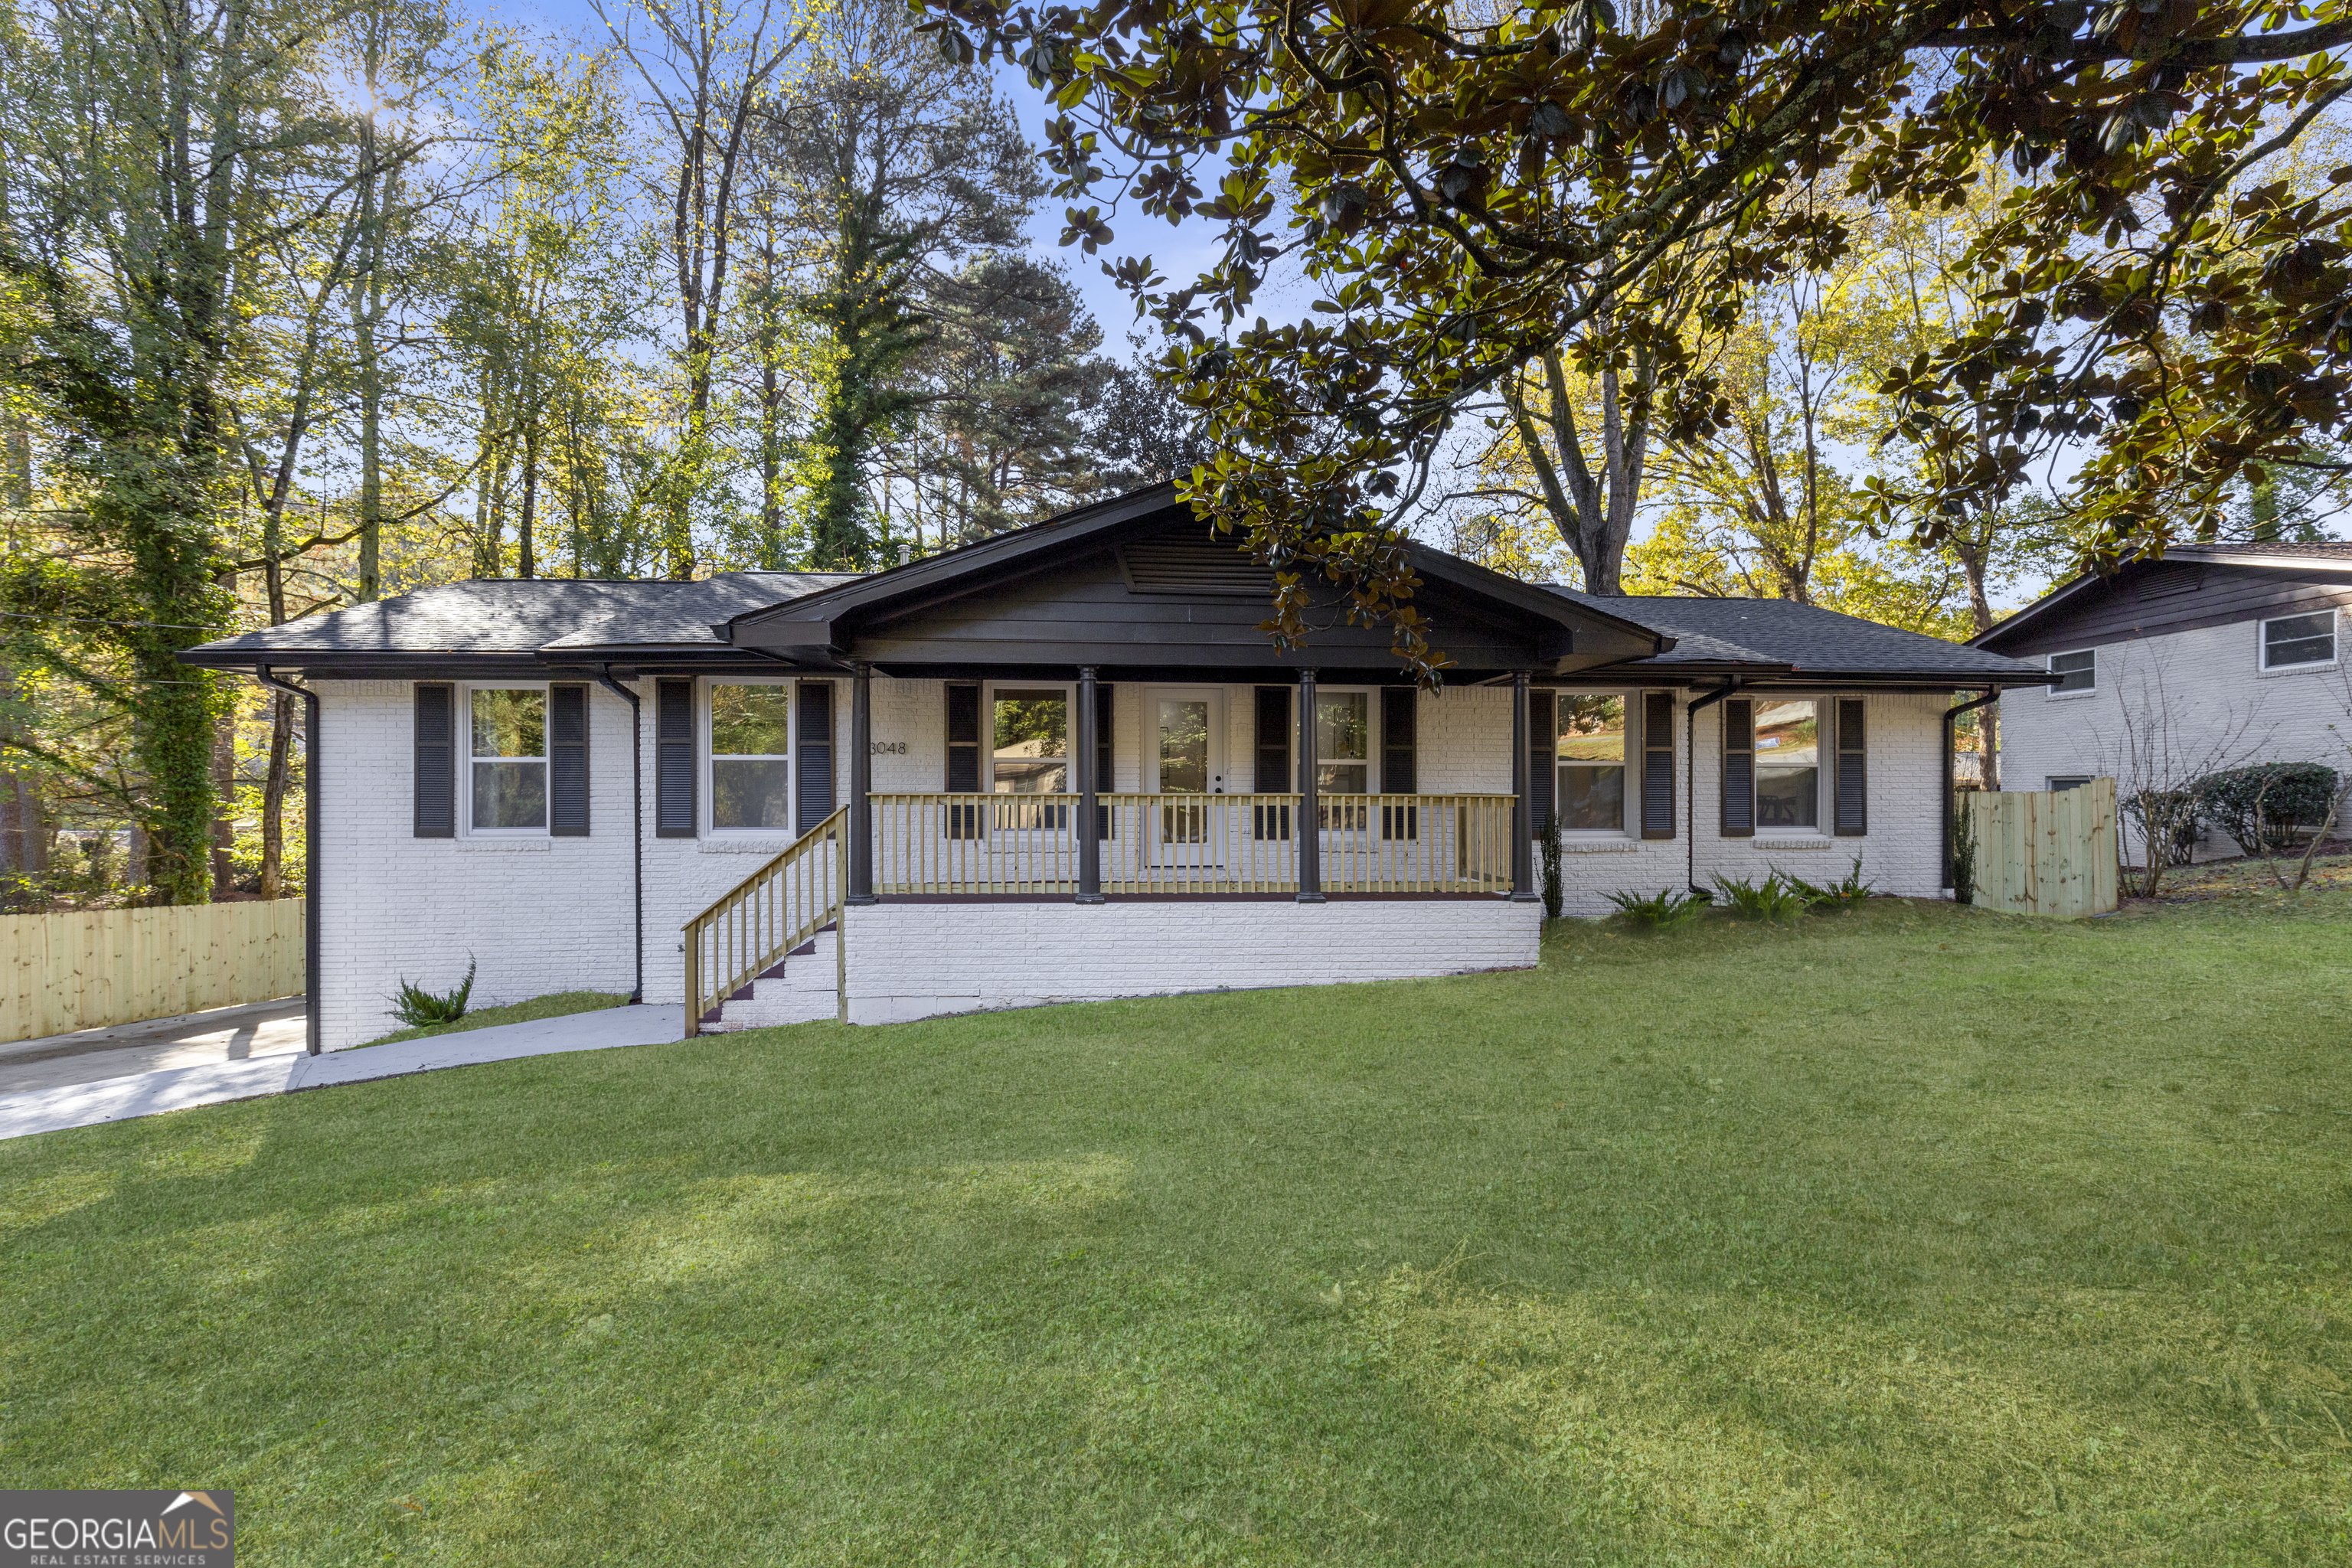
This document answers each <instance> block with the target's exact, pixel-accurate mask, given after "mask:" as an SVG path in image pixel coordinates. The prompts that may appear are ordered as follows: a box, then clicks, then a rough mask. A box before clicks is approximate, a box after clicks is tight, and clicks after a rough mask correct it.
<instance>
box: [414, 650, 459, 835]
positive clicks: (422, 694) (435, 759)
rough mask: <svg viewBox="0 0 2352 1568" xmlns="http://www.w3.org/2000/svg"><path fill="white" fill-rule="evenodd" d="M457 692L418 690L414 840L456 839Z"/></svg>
mask: <svg viewBox="0 0 2352 1568" xmlns="http://www.w3.org/2000/svg"><path fill="white" fill-rule="evenodd" d="M456 722H457V688H456V687H454V686H441V685H436V684H433V683H431V682H425V681H420V682H418V683H417V687H416V780H415V817H416V825H415V837H419V838H455V837H457V742H456V737H455V735H454V734H453V732H452V731H453V730H454V729H455V726H456Z"/></svg>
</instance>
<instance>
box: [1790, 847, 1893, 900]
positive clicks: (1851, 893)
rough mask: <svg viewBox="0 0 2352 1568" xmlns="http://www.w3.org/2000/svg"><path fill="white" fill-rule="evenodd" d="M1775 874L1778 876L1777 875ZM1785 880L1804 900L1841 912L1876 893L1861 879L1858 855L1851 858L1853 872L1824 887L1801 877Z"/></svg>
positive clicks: (1859, 857) (1860, 864)
mask: <svg viewBox="0 0 2352 1568" xmlns="http://www.w3.org/2000/svg"><path fill="white" fill-rule="evenodd" d="M1775 874H1776V875H1779V873H1775ZM1786 880H1787V882H1788V884H1789V886H1790V887H1792V888H1794V889H1797V891H1799V892H1801V893H1802V894H1804V895H1805V897H1806V898H1808V899H1811V900H1812V901H1813V902H1814V903H1817V904H1834V905H1836V906H1837V907H1838V908H1839V909H1842V910H1850V909H1853V907H1854V906H1855V905H1857V904H1860V903H1863V902H1864V901H1865V900H1868V899H1869V898H1870V897H1871V896H1872V895H1873V894H1874V893H1875V892H1876V891H1877V889H1874V888H1873V887H1872V886H1871V885H1870V884H1869V883H1868V882H1866V881H1864V879H1863V875H1862V857H1861V856H1859V855H1857V856H1855V857H1854V858H1853V870H1851V871H1848V872H1847V873H1846V874H1845V875H1844V876H1843V877H1842V878H1840V879H1838V880H1836V881H1834V882H1832V883H1830V884H1829V885H1828V886H1826V887H1822V886H1817V885H1816V884H1814V883H1811V882H1808V881H1806V880H1805V879H1802V878H1801V877H1789V878H1787V879H1786Z"/></svg>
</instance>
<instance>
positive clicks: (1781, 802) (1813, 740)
mask: <svg viewBox="0 0 2352 1568" xmlns="http://www.w3.org/2000/svg"><path fill="white" fill-rule="evenodd" d="M1821 825H1822V707H1821V704H1820V703H1818V702H1814V701H1811V700H1804V701H1798V702H1759V703H1757V704H1756V826H1757V829H1758V830H1759V832H1760V831H1762V830H1763V829H1765V828H1771V827H1816V828H1817V827H1819V826H1821Z"/></svg>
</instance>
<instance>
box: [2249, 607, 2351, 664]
mask: <svg viewBox="0 0 2352 1568" xmlns="http://www.w3.org/2000/svg"><path fill="white" fill-rule="evenodd" d="M2335 662H2336V612H2335V611H2333V610H2320V611H2316V612H2315V613H2314V614H2311V615H2308V616H2281V617H2280V618H2279V619H2277V620H2275V621H2264V622H2263V668H2264V669H2289V668H2294V666H2296V665H2303V664H2334V663H2335Z"/></svg>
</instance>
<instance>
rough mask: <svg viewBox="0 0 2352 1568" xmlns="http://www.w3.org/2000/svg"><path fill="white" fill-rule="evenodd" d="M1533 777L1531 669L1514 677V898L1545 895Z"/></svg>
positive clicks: (1512, 711) (1512, 852)
mask: <svg viewBox="0 0 2352 1568" xmlns="http://www.w3.org/2000/svg"><path fill="white" fill-rule="evenodd" d="M1532 784H1534V780H1533V779H1532V778H1530V777H1529V776H1528V672H1527V671H1526V670H1524V669H1522V670H1520V671H1518V672H1517V673H1516V674H1515V675H1513V676H1512V677H1511V897H1512V899H1513V900H1516V901H1519V902H1525V901H1526V900H1529V899H1539V898H1541V897H1543V894H1542V893H1541V892H1539V891H1538V890H1537V888H1536V875H1535V872H1536V865H1535V862H1536V854H1535V850H1536V825H1535V818H1534V816H1532V815H1531V814H1530V813H1529V811H1528V790H1529V788H1530V786H1531V785H1532Z"/></svg>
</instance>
